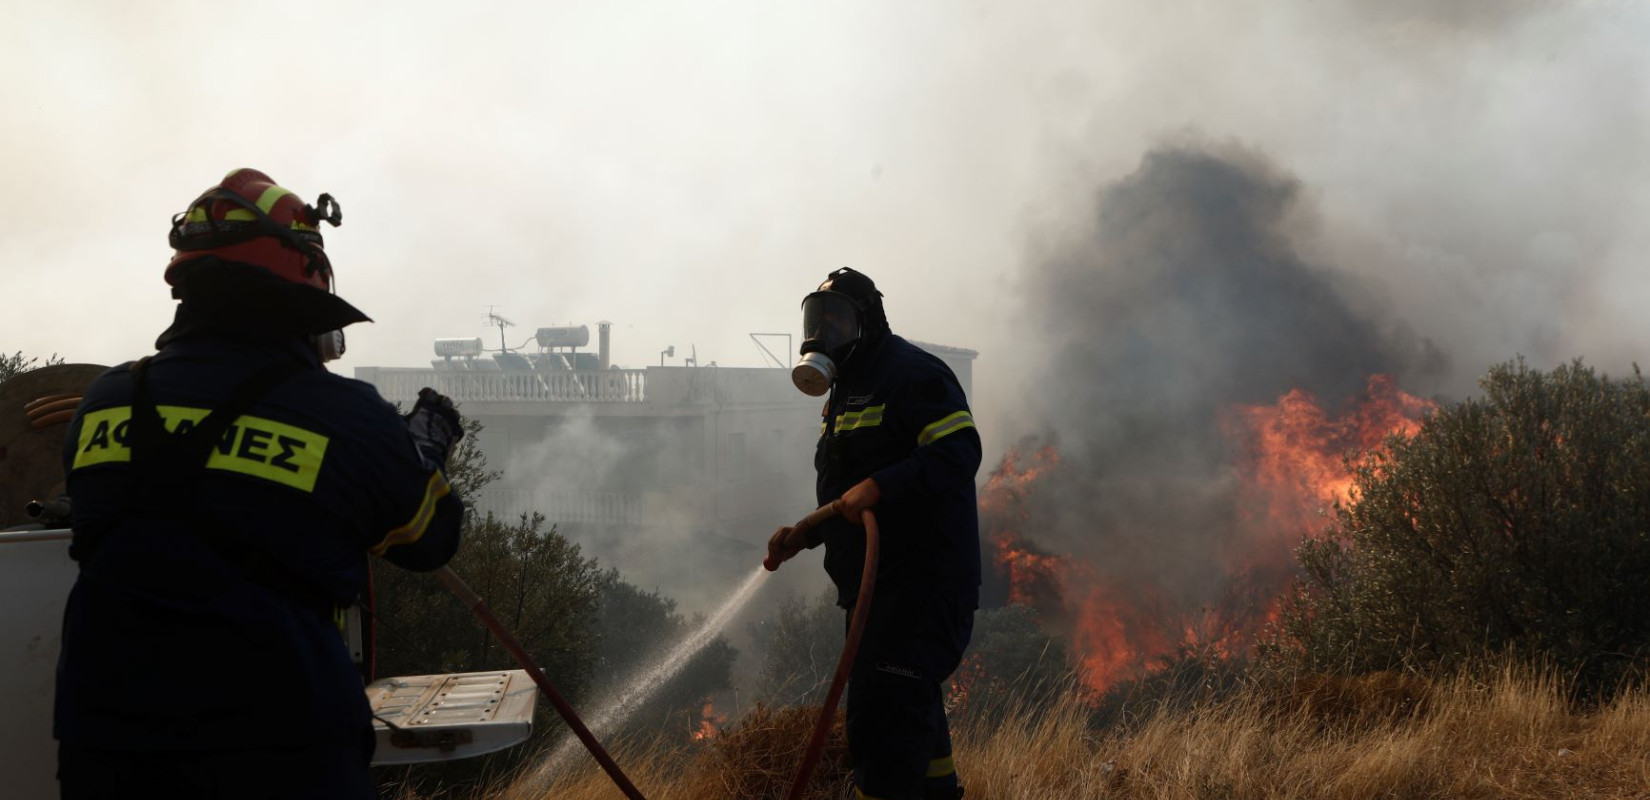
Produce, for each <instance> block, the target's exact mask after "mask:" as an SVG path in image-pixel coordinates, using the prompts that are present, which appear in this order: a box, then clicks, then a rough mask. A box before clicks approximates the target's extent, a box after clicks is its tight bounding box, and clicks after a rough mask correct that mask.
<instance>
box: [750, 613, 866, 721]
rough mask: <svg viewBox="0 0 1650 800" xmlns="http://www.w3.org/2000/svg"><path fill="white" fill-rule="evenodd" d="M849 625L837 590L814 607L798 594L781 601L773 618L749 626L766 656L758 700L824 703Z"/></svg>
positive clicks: (781, 703) (758, 681) (786, 703)
mask: <svg viewBox="0 0 1650 800" xmlns="http://www.w3.org/2000/svg"><path fill="white" fill-rule="evenodd" d="M846 625H847V621H846V617H845V615H844V612H843V610H842V609H841V608H838V607H837V605H836V590H835V589H828V590H826V591H825V592H824V593H822V594H820V595H819V597H817V598H815V599H814V601H813V602H812V603H807V602H804V601H803V600H802V598H800V597H797V596H796V595H794V594H793V595H787V596H786V597H785V598H784V599H782V600H780V601H779V604H778V605H777V606H776V607H775V608H774V613H773V615H772V616H770V617H768V618H766V619H763V620H759V621H757V622H753V623H751V624H750V625H749V626H748V631H749V633H750V637H751V640H752V642H753V643H754V645H753V646H754V647H755V649H756V650H757V651H758V652H761V653H762V654H763V656H762V665H761V666H760V667H758V669H757V674H756V686H755V697H756V698H757V699H758V700H761V701H766V702H768V703H771V704H773V705H776V706H781V707H783V706H792V705H819V704H822V703H824V702H825V692H826V691H827V690H828V689H829V688H830V685H831V675H832V674H833V673H834V672H835V671H836V662H837V658H838V657H839V656H840V655H841V654H842V645H843V642H844V641H845V640H846V637H847V630H846Z"/></svg>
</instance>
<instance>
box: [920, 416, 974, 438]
mask: <svg viewBox="0 0 1650 800" xmlns="http://www.w3.org/2000/svg"><path fill="white" fill-rule="evenodd" d="M972 427H974V417H973V416H972V415H970V414H969V413H968V412H967V411H958V412H956V413H954V414H947V415H945V416H943V417H940V418H939V419H938V420H936V421H934V422H932V423H930V424H929V425H928V427H926V428H923V429H922V432H921V433H918V434H917V446H918V447H921V446H923V445H925V444H933V443H935V442H937V441H939V440H941V439H944V438H945V437H947V436H950V435H951V434H953V433H956V432H957V431H960V430H962V429H963V428H972Z"/></svg>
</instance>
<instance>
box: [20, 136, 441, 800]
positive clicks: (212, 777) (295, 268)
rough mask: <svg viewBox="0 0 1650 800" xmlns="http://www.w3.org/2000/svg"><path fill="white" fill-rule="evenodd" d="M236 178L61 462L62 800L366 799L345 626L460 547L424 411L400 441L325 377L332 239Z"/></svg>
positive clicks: (286, 203)
mask: <svg viewBox="0 0 1650 800" xmlns="http://www.w3.org/2000/svg"><path fill="white" fill-rule="evenodd" d="M341 221H342V214H341V213H340V211H339V208H338V205H337V203H336V202H335V201H333V200H332V198H331V197H330V196H328V195H324V194H323V195H321V196H320V203H319V205H318V206H311V205H308V204H306V203H304V202H303V201H302V200H301V199H299V198H298V196H297V195H294V194H293V193H291V192H289V191H287V190H286V189H283V188H281V187H280V186H278V185H277V184H276V183H275V182H274V181H273V180H272V179H270V178H269V176H267V175H265V174H263V173H261V172H258V171H256V170H251V169H240V170H236V171H234V172H231V173H230V174H229V175H228V176H226V177H225V178H224V179H223V180H222V181H221V182H220V183H218V184H217V185H215V186H213V187H211V188H210V189H208V190H207V191H206V192H205V193H204V194H202V195H201V196H200V197H199V198H198V199H196V200H195V201H194V202H193V203H191V204H190V205H189V207H188V209H187V210H185V211H184V212H183V213H182V214H179V215H178V216H177V217H176V218H174V220H173V224H172V230H171V235H170V243H171V245H172V248H173V249H174V251H175V255H174V256H173V258H172V260H171V263H170V264H169V265H168V266H167V268H166V273H165V278H166V282H167V283H168V284H170V285H171V286H172V287H173V296H174V297H176V298H177V299H178V300H180V301H181V302H180V303H179V305H178V308H177V311H176V316H175V318H174V321H173V323H172V325H171V326H170V327H169V328H167V329H166V331H165V332H164V333H162V334H161V335H160V338H159V340H158V341H157V342H156V347H157V349H158V351H159V352H157V353H155V354H154V355H151V356H149V357H146V358H143V359H140V360H138V361H136V362H129V363H126V364H122V365H120V366H117V367H114V368H112V369H110V370H108V371H107V372H105V373H104V374H103V375H102V376H100V377H99V378H97V380H96V381H94V382H93V383H92V385H91V386H90V387H89V388H88V389H87V390H86V392H85V394H84V397H83V399H82V401H81V403H80V406H79V408H78V409H77V411H76V413H75V416H74V419H73V420H72V421H71V422H70V427H69V430H68V434H67V441H66V442H65V447H64V465H65V471H66V473H67V475H68V491H69V494H70V496H71V497H73V499H74V510H73V528H74V539H73V542H72V544H71V547H70V555H71V556H72V557H73V558H74V559H75V560H76V561H78V562H79V567H80V574H79V578H78V580H77V581H76V583H75V587H74V589H73V591H72V593H71V594H70V597H69V601H68V605H67V608H66V611H65V615H64V625H63V644H62V651H61V658H60V662H59V666H58V681H57V697H56V714H55V719H54V724H53V729H54V730H53V732H54V735H55V736H56V738H57V739H58V741H59V757H58V778H59V780H60V782H61V785H62V796H63V797H65V798H103V797H130V796H136V795H149V794H155V795H164V796H167V797H171V798H208V797H254V796H256V797H282V798H284V797H305V798H352V799H358V798H369V797H374V796H375V794H376V792H375V787H374V786H373V784H372V781H371V779H370V777H369V775H368V772H367V764H368V761H369V759H370V758H371V755H372V750H373V734H372V725H371V719H370V712H369V708H368V705H367V701H366V698H365V694H364V693H363V691H362V684H361V676H360V674H359V673H358V671H357V669H356V667H355V665H354V663H353V662H352V661H351V658H350V654H349V652H348V650H347V647H346V645H345V641H344V639H343V636H342V635H341V630H340V623H339V617H340V613H341V611H342V609H344V608H347V607H348V606H349V605H350V604H351V603H353V602H354V601H355V599H356V598H357V597H358V596H360V595H361V594H362V592H363V591H364V590H365V588H366V586H367V583H368V564H367V556H368V554H369V553H370V554H376V555H379V556H382V557H383V558H384V559H386V560H388V561H390V562H391V563H394V564H396V565H398V566H401V567H405V568H409V569H414V570H433V569H435V568H437V567H440V566H441V565H442V564H444V563H446V562H447V560H448V559H449V558H451V557H452V555H453V553H454V552H455V551H456V549H457V547H458V540H459V524H460V521H461V519H462V517H463V505H462V503H461V501H460V499H459V498H458V496H457V495H456V494H455V493H454V492H453V491H452V490H451V488H450V487H449V486H448V483H447V478H446V476H445V474H444V469H445V465H446V461H447V459H448V457H449V455H450V454H451V452H452V449H453V447H454V445H455V443H456V442H457V441H458V440H459V438H460V437H461V436H462V426H461V420H460V419H459V416H458V413H457V412H456V410H454V408H453V405H452V403H451V402H450V401H449V400H447V399H446V398H444V397H442V396H440V395H439V394H436V393H435V392H433V391H429V390H426V391H425V392H424V393H422V394H421V395H420V398H419V400H418V403H417V404H416V405H415V406H414V409H413V411H412V412H411V413H410V414H408V415H407V416H406V417H403V416H401V415H399V414H398V413H397V411H396V409H395V407H394V406H391V405H390V404H389V403H387V402H385V401H384V399H383V398H381V397H380V396H379V395H378V393H377V392H376V391H375V390H374V389H373V388H372V387H371V386H369V385H367V384H365V383H362V382H360V381H355V380H350V379H346V378H343V377H339V376H336V375H333V374H331V373H329V372H328V371H327V370H326V369H325V368H324V367H323V366H322V363H323V362H324V361H327V360H330V359H332V358H336V357H337V356H338V355H339V354H340V353H341V352H342V350H343V334H342V330H343V328H344V327H345V326H347V325H349V324H352V323H355V322H362V321H366V320H367V317H366V315H364V314H362V313H361V312H360V311H359V310H357V309H356V308H355V307H354V306H352V305H350V304H349V303H347V302H345V301H344V300H342V299H341V298H339V297H338V296H337V295H336V294H335V293H334V291H333V287H334V278H335V276H334V274H333V270H332V265H331V263H330V262H329V261H328V259H327V256H326V252H325V250H324V249H323V242H322V239H321V234H320V231H319V226H320V224H321V223H322V222H326V223H329V224H332V225H338V224H339V223H340V222H341Z"/></svg>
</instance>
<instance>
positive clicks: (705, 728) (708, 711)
mask: <svg viewBox="0 0 1650 800" xmlns="http://www.w3.org/2000/svg"><path fill="white" fill-rule="evenodd" d="M727 721H728V715H727V714H720V713H717V711H716V704H715V703H713V702H711V701H710V700H706V701H705V705H704V708H701V709H700V710H699V721H698V724H696V725H694V726H693V728H692V730H690V731H688V735H689V736H691V737H692V738H693V741H695V742H708V741H710V740H712V739H715V738H716V734H717V733H719V732H720V729H721V726H722V725H725V724H727Z"/></svg>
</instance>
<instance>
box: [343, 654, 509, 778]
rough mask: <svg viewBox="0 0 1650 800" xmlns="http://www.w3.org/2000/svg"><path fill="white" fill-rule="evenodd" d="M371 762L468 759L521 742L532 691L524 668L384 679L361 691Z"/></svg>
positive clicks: (407, 762)
mask: <svg viewBox="0 0 1650 800" xmlns="http://www.w3.org/2000/svg"><path fill="white" fill-rule="evenodd" d="M367 702H369V703H371V704H372V713H373V716H374V717H375V719H374V720H373V723H372V725H373V730H374V731H375V732H376V733H377V734H378V751H377V752H376V753H374V754H373V757H372V763H374V764H416V763H421V762H426V761H451V760H453V759H458V758H469V757H471V756H479V755H482V754H484V753H491V752H493V751H495V750H503V749H504V748H506V747H510V746H511V745H516V744H520V743H522V742H524V741H526V740H527V735H528V734H530V733H532V732H533V707H534V705H535V704H536V703H537V702H538V687H537V686H535V685H534V684H533V679H532V678H530V677H528V675H527V671H526V670H519V669H516V670H509V671H505V672H464V673H457V674H452V675H413V676H410V677H404V678H384V679H383V680H378V681H373V683H372V685H370V686H368V687H367Z"/></svg>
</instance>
